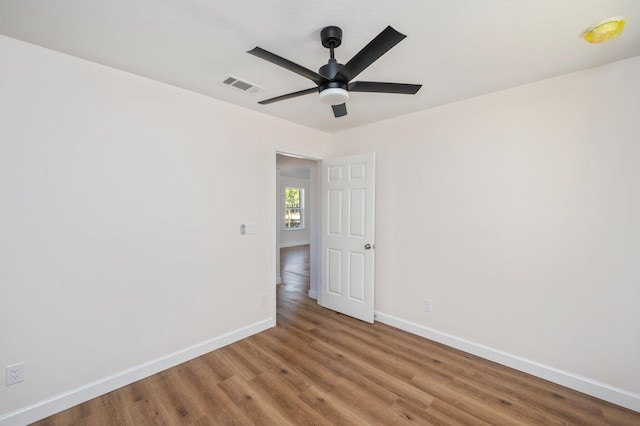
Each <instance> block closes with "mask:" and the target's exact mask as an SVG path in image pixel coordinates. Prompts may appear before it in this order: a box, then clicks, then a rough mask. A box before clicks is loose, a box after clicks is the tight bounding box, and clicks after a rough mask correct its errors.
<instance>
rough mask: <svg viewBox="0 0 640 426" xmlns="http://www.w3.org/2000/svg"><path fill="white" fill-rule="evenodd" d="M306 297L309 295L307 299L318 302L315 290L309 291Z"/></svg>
mask: <svg viewBox="0 0 640 426" xmlns="http://www.w3.org/2000/svg"><path fill="white" fill-rule="evenodd" d="M308 295H309V297H310V298H311V299H316V300H318V292H317V291H315V290H309V293H308Z"/></svg>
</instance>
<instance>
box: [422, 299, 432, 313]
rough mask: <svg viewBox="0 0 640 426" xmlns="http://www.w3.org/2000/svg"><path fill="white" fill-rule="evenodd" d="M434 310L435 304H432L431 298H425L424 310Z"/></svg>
mask: <svg viewBox="0 0 640 426" xmlns="http://www.w3.org/2000/svg"><path fill="white" fill-rule="evenodd" d="M432 310H433V305H432V304H431V299H424V311H425V312H431V311H432Z"/></svg>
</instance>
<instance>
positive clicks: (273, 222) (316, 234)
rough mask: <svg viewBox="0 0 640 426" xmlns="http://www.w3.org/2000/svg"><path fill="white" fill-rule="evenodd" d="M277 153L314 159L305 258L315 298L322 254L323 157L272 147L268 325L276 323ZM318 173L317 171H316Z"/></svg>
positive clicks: (273, 325)
mask: <svg viewBox="0 0 640 426" xmlns="http://www.w3.org/2000/svg"><path fill="white" fill-rule="evenodd" d="M278 155H286V156H289V157H297V158H303V159H305V160H312V161H315V162H316V182H315V187H314V191H315V196H316V209H315V212H314V213H315V218H316V220H315V221H314V223H313V226H312V228H311V229H310V230H309V231H310V233H309V234H310V238H309V239H310V248H311V253H310V258H309V263H310V264H309V268H310V271H309V275H310V280H313V281H315V284H316V293H317V297H320V293H321V292H320V291H318V290H319V287H318V286H319V285H320V262H321V258H320V254H321V253H322V252H321V251H320V249H321V241H320V236H321V233H320V232H321V226H322V223H321V222H322V218H321V216H320V215H321V214H322V206H321V201H322V200H321V194H320V181H321V173H322V169H321V167H320V166H321V164H322V160H324V156H323V155H320V154H318V153H316V152H310V151H302V150H295V149H291V148H284V147H274V148H272V150H271V164H270V167H269V168H270V173H269V175H270V179H271V182H270V184H269V188H270V191H269V192H270V194H269V195H270V197H269V203H270V207H269V211H270V219H269V222H270V228H271V244H270V251H271V267H270V268H269V269H270V271H269V280H268V281H267V282H268V283H269V287H268V288H269V292H268V294H269V306H270V311H271V312H272V317H271V326H272V327H275V326H276V314H277V312H276V285H277V283H276V279H277V277H276V271H277V269H278V268H277V265H276V262H277V261H278V256H277V252H276V250H280V247H277V243H278V235H277V233H278V232H279V227H278V204H277V201H276V200H277V199H278V179H277V175H278V166H277V157H278ZM319 173H320V174H319Z"/></svg>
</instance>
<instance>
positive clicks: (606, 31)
mask: <svg viewBox="0 0 640 426" xmlns="http://www.w3.org/2000/svg"><path fill="white" fill-rule="evenodd" d="M624 24H625V20H624V19H622V18H610V19H607V20H606V21H603V22H600V23H599V24H596V25H594V26H593V28H591V29H590V30H589V31H587V32H586V33H585V34H584V39H585V40H586V41H587V43H604V42H605V41H609V40H613V39H614V38H616V37H618V36H619V35H620V34H621V33H622V30H623V29H624Z"/></svg>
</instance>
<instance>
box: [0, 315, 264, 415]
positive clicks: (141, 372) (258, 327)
mask: <svg viewBox="0 0 640 426" xmlns="http://www.w3.org/2000/svg"><path fill="white" fill-rule="evenodd" d="M274 323H275V321H274V318H268V319H265V320H262V321H260V322H257V323H254V324H251V325H248V326H246V327H243V328H241V329H238V330H234V331H232V332H229V333H226V334H223V335H222V336H219V337H215V338H213V339H210V340H206V341H204V342H201V343H198V344H195V345H193V346H190V347H188V348H184V349H182V350H179V351H177V352H174V353H171V354H168V355H165V356H163V357H160V358H157V359H155V360H152V361H148V362H146V363H144V364H141V365H138V366H135V367H132V368H129V369H127V370H124V371H121V372H119V373H115V374H112V375H110V376H107V377H104V378H102V379H100V380H97V381H95V382H93V383H88V384H86V385H84V386H80V387H78V388H76V389H72V390H70V391H68V392H65V393H62V394H60V395H56V396H54V397H51V398H49V399H47V400H44V401H40V402H37V403H35V404H32V405H29V406H26V407H24V408H21V409H18V410H16V411H13V412H10V413H7V414H4V415H2V416H0V425H1V426H14V425H16V426H17V425H26V424H30V423H33V422H35V421H38V420H41V419H44V418H45V417H49V416H51V415H53V414H55V413H59V412H60V411H63V410H66V409H67V408H71V407H73V406H75V405H78V404H81V403H83V402H86V401H89V400H90V399H93V398H96V397H98V396H100V395H104V394H106V393H108V392H111V391H113V390H116V389H118V388H121V387H123V386H126V385H128V384H131V383H133V382H136V381H138V380H141V379H144V378H145V377H149V376H151V375H153V374H156V373H159V372H161V371H163V370H166V369H168V368H171V367H174V366H176V365H178V364H182V363H183V362H186V361H189V360H191V359H193V358H197V357H199V356H201V355H204V354H206V353H208V352H211V351H214V350H216V349H219V348H221V347H223V346H227V345H229V344H231V343H233V342H237V341H238V340H242V339H244V338H246V337H249V336H252V335H254V334H256V333H259V332H261V331H264V330H267V329H269V328H271V327H273V325H274Z"/></svg>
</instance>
